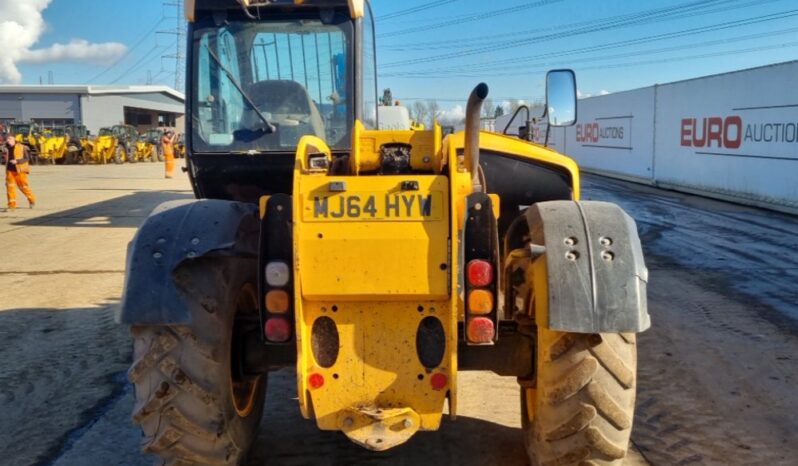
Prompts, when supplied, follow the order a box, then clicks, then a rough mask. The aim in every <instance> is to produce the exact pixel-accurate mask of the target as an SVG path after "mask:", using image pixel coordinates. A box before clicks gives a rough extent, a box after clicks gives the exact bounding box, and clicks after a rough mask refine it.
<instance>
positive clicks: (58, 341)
mask: <svg viewBox="0 0 798 466" xmlns="http://www.w3.org/2000/svg"><path fill="white" fill-rule="evenodd" d="M114 307H115V305H114V304H104V305H101V306H99V307H87V308H79V309H52V308H51V309H11V310H5V311H0V341H2V342H3V344H2V345H0V412H1V413H3V414H2V416H0V432H2V433H3V434H2V435H0V458H3V460H2V461H0V462H2V463H3V464H19V465H28V464H30V465H33V464H36V465H45V464H51V461H52V460H53V459H54V458H57V457H58V456H59V455H60V454H61V453H62V452H63V451H65V450H66V449H68V448H69V446H70V444H71V442H73V440H74V438H75V437H76V436H78V435H79V434H80V432H81V430H82V429H86V428H88V427H89V426H90V425H92V424H93V423H94V422H95V421H96V419H98V418H99V417H101V416H102V415H103V412H104V411H105V410H106V409H107V408H108V407H109V406H111V405H113V404H114V403H115V402H116V400H117V399H119V398H120V397H121V396H123V395H124V391H125V385H126V384H125V382H124V373H125V371H126V369H127V366H128V364H129V363H128V361H129V360H130V353H131V344H130V340H129V336H128V331H127V329H125V328H123V327H122V326H120V325H117V324H116V323H115V322H114V316H113V314H114V310H113V308H114ZM109 440H111V439H109ZM6 461H8V463H6Z"/></svg>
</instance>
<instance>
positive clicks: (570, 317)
mask: <svg viewBox="0 0 798 466" xmlns="http://www.w3.org/2000/svg"><path fill="white" fill-rule="evenodd" d="M526 220H527V223H528V226H529V232H530V241H531V242H532V243H533V244H535V245H539V246H544V247H545V252H544V253H543V254H544V255H543V256H542V257H544V258H545V261H546V270H547V275H548V327H549V328H551V329H553V330H559V331H564V332H576V333H608V332H642V331H644V330H646V329H647V328H648V327H649V326H650V325H651V321H650V318H649V315H648V306H647V299H646V284H647V283H648V269H647V268H646V265H645V262H644V260H643V249H642V247H641V245H640V237H639V236H638V233H637V226H636V224H635V221H634V220H633V219H632V217H630V216H629V215H627V214H626V212H624V211H623V210H622V209H621V208H620V207H618V206H617V205H615V204H611V203H607V202H596V201H552V202H542V203H538V204H535V205H533V206H531V207H530V208H529V209H527V211H526ZM538 250H540V248H538Z"/></svg>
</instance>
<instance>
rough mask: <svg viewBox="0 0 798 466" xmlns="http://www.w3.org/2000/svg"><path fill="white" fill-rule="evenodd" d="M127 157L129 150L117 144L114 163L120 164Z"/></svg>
mask: <svg viewBox="0 0 798 466" xmlns="http://www.w3.org/2000/svg"><path fill="white" fill-rule="evenodd" d="M126 158H127V151H126V150H125V148H124V147H122V146H116V149H114V155H113V160H114V163H115V164H117V165H119V164H121V163H123V162H124V161H125V159H126Z"/></svg>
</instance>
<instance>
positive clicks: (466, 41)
mask: <svg viewBox="0 0 798 466" xmlns="http://www.w3.org/2000/svg"><path fill="white" fill-rule="evenodd" d="M723 1H724V3H728V2H737V1H740V0H723ZM781 1H783V0H755V1H749V2H748V3H745V4H740V5H723V6H718V7H717V8H714V9H704V10H701V11H697V12H696V11H688V12H685V13H678V12H677V13H676V14H675V15H674V16H668V17H665V18H662V19H660V20H659V21H670V20H675V19H682V18H687V17H690V18H692V17H695V16H699V15H706V14H711V13H717V12H728V11H731V10H736V9H741V8H748V7H751V6H757V7H761V6H763V5H765V4H768V3H774V2H781ZM710 6H711V5H710ZM641 14H642V13H641V12H638V13H629V14H626V15H619V16H617V17H616V16H610V17H607V18H602V19H598V20H587V21H579V22H575V23H569V24H566V25H554V26H550V27H546V28H541V27H536V28H535V29H529V30H525V31H514V32H506V33H502V34H491V35H487V36H481V37H461V38H460V37H459V38H458V39H457V41H456V42H446V43H440V44H426V43H425V44H406V43H402V44H397V45H380V50H389V51H395V52H414V51H429V50H448V51H451V50H452V49H468V48H474V47H484V46H500V45H503V44H506V43H507V41H506V40H505V39H506V38H509V37H519V36H525V37H529V36H532V38H534V36H535V35H536V34H540V33H542V32H549V31H562V29H563V28H569V29H570V28H579V27H584V26H590V25H594V24H596V23H603V22H605V21H608V20H614V19H616V18H617V19H622V18H632V17H639V16H640V15H641ZM652 22H653V21H652ZM649 24H650V23H649Z"/></svg>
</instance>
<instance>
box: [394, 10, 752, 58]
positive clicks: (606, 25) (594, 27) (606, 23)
mask: <svg viewBox="0 0 798 466" xmlns="http://www.w3.org/2000/svg"><path fill="white" fill-rule="evenodd" d="M735 1H737V0H714V1H713V0H710V1H709V2H707V1H702V0H699V1H691V2H688V3H682V4H680V5H676V6H674V7H668V8H655V9H652V10H646V11H644V12H640V13H635V14H631V15H620V16H614V17H608V18H604V19H599V20H596V21H595V22H594V23H592V24H589V25H587V26H585V27H581V28H576V29H573V30H570V31H566V32H557V33H552V34H543V35H539V36H535V37H531V38H523V39H517V40H513V41H509V42H504V43H503V44H502V45H498V46H497V45H491V46H480V47H477V48H474V49H471V50H466V51H461V52H452V53H446V54H440V55H435V56H427V57H421V58H415V59H410V60H402V61H397V62H392V63H386V64H384V65H382V66H381V68H392V67H397V66H404V65H416V64H419V63H428V62H438V61H442V60H451V59H454V58H461V57H465V56H471V55H478V54H482V53H488V52H489V53H495V52H496V51H498V50H504V49H509V48H514V47H520V46H526V45H529V44H530V43H536V42H545V41H551V40H555V39H562V38H564V37H572V36H577V35H584V34H589V33H593V32H599V31H607V30H613V29H617V28H624V27H629V26H636V25H640V24H647V23H651V22H658V21H662V20H663V19H665V18H669V17H671V16H674V15H677V14H683V13H684V12H685V11H691V12H692V10H695V9H698V10H700V9H703V8H707V7H709V6H717V5H718V4H723V3H729V2H735ZM693 13H695V12H693ZM564 27H565V28H567V27H568V26H564Z"/></svg>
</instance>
